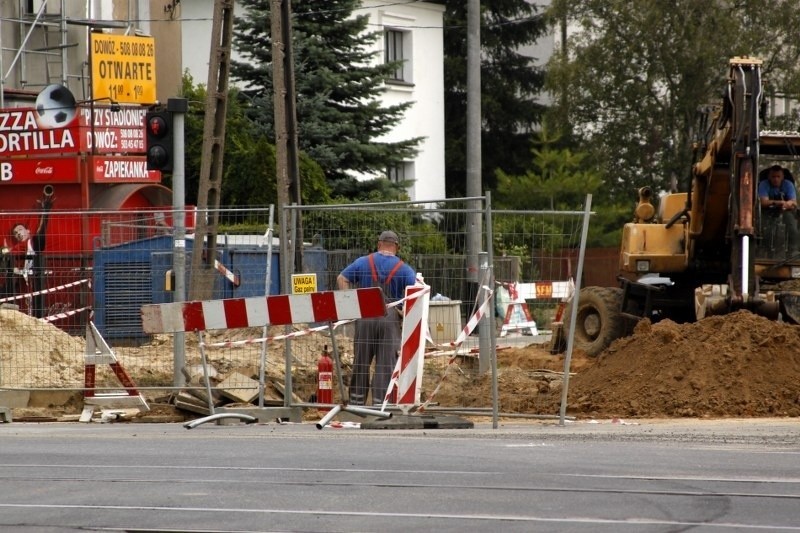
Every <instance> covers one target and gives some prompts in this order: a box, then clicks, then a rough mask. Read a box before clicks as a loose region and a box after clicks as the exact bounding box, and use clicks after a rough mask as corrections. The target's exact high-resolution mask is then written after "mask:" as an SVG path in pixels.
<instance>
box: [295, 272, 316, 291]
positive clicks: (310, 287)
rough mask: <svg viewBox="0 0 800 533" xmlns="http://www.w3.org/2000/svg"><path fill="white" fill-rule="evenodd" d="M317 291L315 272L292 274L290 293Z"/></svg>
mask: <svg viewBox="0 0 800 533" xmlns="http://www.w3.org/2000/svg"><path fill="white" fill-rule="evenodd" d="M309 292H317V275H316V274H292V294H306V293H309Z"/></svg>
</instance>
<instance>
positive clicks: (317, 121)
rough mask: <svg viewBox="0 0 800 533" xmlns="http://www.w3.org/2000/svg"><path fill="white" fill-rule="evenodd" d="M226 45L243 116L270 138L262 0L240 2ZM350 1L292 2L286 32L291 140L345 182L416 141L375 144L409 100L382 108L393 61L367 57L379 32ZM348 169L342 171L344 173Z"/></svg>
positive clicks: (383, 164)
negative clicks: (234, 55) (230, 45)
mask: <svg viewBox="0 0 800 533" xmlns="http://www.w3.org/2000/svg"><path fill="white" fill-rule="evenodd" d="M239 3H240V4H241V5H242V6H243V7H244V11H243V12H242V14H241V15H239V16H237V17H236V22H235V33H234V35H235V38H234V46H235V48H236V50H237V52H238V54H239V55H240V56H241V57H242V58H243V60H240V61H233V62H232V68H231V73H232V77H233V78H234V79H237V80H239V81H241V82H243V83H244V84H245V87H244V91H243V92H244V93H245V94H247V95H249V96H250V98H251V100H252V105H251V106H250V116H251V118H252V119H253V120H254V121H255V122H256V123H257V124H258V125H259V127H260V128H261V129H262V130H263V132H264V134H266V135H267V136H268V138H269V139H270V140H271V141H272V142H274V140H275V129H274V123H273V80H272V68H271V61H272V40H271V37H270V20H271V19H270V17H271V14H270V2H269V0H240V2H239ZM358 7H360V2H359V1H358V0H304V1H302V2H293V5H292V10H293V13H292V31H293V40H292V46H293V52H294V68H295V90H296V101H297V122H298V144H299V146H300V149H301V150H303V151H304V152H306V153H307V154H308V155H309V156H310V157H311V158H312V159H313V160H314V161H316V162H317V163H318V164H319V165H320V166H321V167H322V168H323V170H324V172H325V175H326V177H327V179H328V180H329V181H331V182H333V183H332V184H333V185H334V187H335V183H336V182H342V181H344V182H348V183H351V182H352V177H350V174H349V172H359V173H368V174H375V173H385V171H386V169H387V168H388V167H390V166H394V165H397V164H399V163H401V162H402V161H407V160H408V159H411V158H413V157H414V155H415V154H416V147H417V145H418V144H419V141H420V140H421V139H419V138H414V139H408V140H404V141H400V142H391V143H390V142H376V139H377V138H378V137H380V136H381V135H384V134H386V133H387V132H389V131H391V129H392V128H393V126H394V125H396V124H397V123H398V122H399V121H400V119H401V118H402V115H403V113H404V111H405V110H406V109H407V108H408V107H409V106H410V105H411V103H410V102H406V103H402V104H398V105H391V106H383V105H382V104H381V102H380V101H379V100H378V95H379V94H380V91H381V86H382V84H383V81H384V80H385V79H387V78H388V77H389V75H390V74H391V73H392V72H393V71H394V70H395V68H396V67H397V65H396V64H394V63H384V62H375V61H374V60H373V57H372V52H371V51H370V48H369V46H370V45H371V44H372V43H373V42H374V40H375V39H377V38H379V37H380V32H374V31H370V30H369V27H368V17H367V16H366V15H361V14H357V13H356V14H355V15H354V10H355V9H356V8H358ZM348 171H349V172H348Z"/></svg>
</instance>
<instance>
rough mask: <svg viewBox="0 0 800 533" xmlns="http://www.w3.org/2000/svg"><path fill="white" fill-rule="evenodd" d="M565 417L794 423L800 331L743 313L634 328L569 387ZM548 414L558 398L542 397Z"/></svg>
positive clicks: (798, 403)
mask: <svg viewBox="0 0 800 533" xmlns="http://www.w3.org/2000/svg"><path fill="white" fill-rule="evenodd" d="M568 387H569V388H568V391H569V394H568V407H567V412H568V413H569V414H573V415H588V416H593V417H598V418H611V417H623V416H624V417H644V418H659V417H773V416H791V417H794V416H800V327H798V326H794V325H790V324H787V323H783V322H774V321H770V320H767V319H766V318H763V317H760V316H757V315H754V314H752V313H749V312H747V311H739V312H736V313H732V314H730V315H725V316H712V317H708V318H706V319H705V320H702V321H700V322H697V323H693V324H676V323H674V322H672V321H669V320H665V321H662V322H659V323H656V324H650V322H649V321H647V320H644V321H641V322H640V323H639V324H638V325H637V326H636V328H635V330H634V333H633V335H632V336H630V337H626V338H624V339H620V340H617V341H615V342H614V343H613V344H612V345H611V346H610V347H609V348H608V350H606V351H605V352H604V353H602V354H600V356H599V357H598V358H597V360H596V362H595V364H593V365H591V366H589V367H587V368H586V369H585V370H583V371H579V372H578V373H577V374H576V375H575V376H574V377H573V378H572V379H571V380H570V382H569V385H568ZM544 396H546V398H544V400H543V403H542V405H543V406H544V407H545V408H548V407H549V409H553V408H554V406H555V405H557V404H558V401H560V397H557V396H558V395H554V394H549V395H544Z"/></svg>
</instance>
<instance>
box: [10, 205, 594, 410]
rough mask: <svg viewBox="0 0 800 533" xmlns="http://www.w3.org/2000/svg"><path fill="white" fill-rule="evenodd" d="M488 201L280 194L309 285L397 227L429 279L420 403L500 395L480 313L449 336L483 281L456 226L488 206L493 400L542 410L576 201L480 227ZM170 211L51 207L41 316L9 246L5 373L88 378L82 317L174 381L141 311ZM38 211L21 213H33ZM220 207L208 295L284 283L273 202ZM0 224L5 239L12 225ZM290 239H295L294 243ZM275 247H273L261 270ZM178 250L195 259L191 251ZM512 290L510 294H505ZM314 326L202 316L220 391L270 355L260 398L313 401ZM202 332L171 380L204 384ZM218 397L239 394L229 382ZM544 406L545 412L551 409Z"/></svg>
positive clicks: (163, 282)
mask: <svg viewBox="0 0 800 533" xmlns="http://www.w3.org/2000/svg"><path fill="white" fill-rule="evenodd" d="M485 206H486V203H484V202H483V201H481V207H480V208H479V209H477V210H476V209H475V207H474V203H470V202H468V201H466V200H463V199H453V200H447V201H441V202H436V203H434V204H430V203H425V204H423V203H411V202H403V203H391V204H373V205H359V206H353V205H348V206H291V207H287V208H286V215H285V216H284V220H290V218H291V217H290V215H292V214H296V215H299V219H300V220H302V228H303V241H304V243H303V258H304V262H303V268H302V272H306V273H314V274H316V276H317V289H318V290H330V289H334V288H335V287H336V277H337V275H338V274H339V272H341V270H342V269H343V268H344V267H345V266H346V265H347V264H349V263H350V262H351V261H352V260H353V259H355V258H356V257H358V256H360V255H362V254H365V253H368V252H370V251H373V250H374V249H375V245H376V241H377V238H378V235H379V234H380V232H381V231H382V230H384V229H392V230H393V231H395V232H397V233H398V234H399V235H400V237H401V241H402V245H401V248H400V256H401V257H402V258H403V259H404V261H406V262H407V263H408V264H410V265H411V266H412V267H413V268H414V269H415V270H416V271H417V272H419V273H421V274H422V275H423V276H424V279H425V282H426V283H427V284H428V285H430V287H431V296H432V304H431V308H430V316H429V320H428V326H429V329H430V339H429V344H428V347H427V351H426V358H425V372H424V378H423V383H422V388H423V400H425V399H428V400H431V403H430V405H429V406H428V407H429V409H434V408H439V409H462V410H463V409H473V410H477V411H476V412H482V413H483V412H485V413H488V412H489V410H490V409H491V408H492V407H493V404H492V399H493V394H492V390H491V388H492V375H491V374H492V373H491V372H481V368H480V364H479V351H480V350H479V347H480V342H479V336H478V329H475V330H474V332H473V334H472V335H470V336H468V337H466V338H465V339H463V342H461V343H460V344H459V345H458V346H454V345H453V344H454V343H455V341H456V340H457V338H458V337H459V334H460V333H461V332H462V330H463V329H464V327H465V325H467V324H468V322H469V320H470V318H472V317H473V316H474V314H475V312H476V310H477V307H478V303H479V300H478V298H479V292H480V287H479V284H478V283H476V282H475V281H474V277H473V276H470V275H469V273H468V272H467V270H468V263H469V261H468V257H467V246H468V243H467V230H466V229H465V228H466V223H467V222H466V221H467V219H468V217H469V215H470V214H471V213H475V212H478V213H479V214H480V217H481V219H482V220H483V222H482V224H483V227H482V230H481V233H482V235H481V239H480V240H481V242H482V247H483V248H484V249H486V248H487V243H491V244H492V248H491V252H492V253H491V254H490V255H491V257H492V258H493V264H492V268H491V269H490V271H491V273H492V274H493V278H492V280H491V284H492V287H491V288H492V290H493V291H494V296H493V302H492V306H491V307H492V312H491V318H492V321H493V325H494V328H495V329H494V331H495V334H496V337H497V345H496V355H497V359H496V360H497V364H498V373H497V376H496V377H497V379H498V380H499V399H498V401H499V405H498V406H495V407H498V408H499V410H500V411H502V412H515V413H526V414H537V413H540V412H542V406H541V405H540V404H538V403H537V398H539V395H538V391H548V392H549V391H552V390H555V389H557V386H558V384H557V383H555V382H557V380H558V377H557V374H558V373H557V372H554V373H551V372H543V370H548V369H549V370H553V369H555V368H557V367H558V365H559V364H560V362H561V361H563V358H562V357H561V356H558V355H552V354H551V353H550V350H549V348H550V346H549V344H548V342H549V340H550V331H551V329H552V328H551V325H552V323H553V322H554V321H556V320H557V319H558V316H557V315H558V313H559V311H560V310H562V309H563V296H562V295H560V293H558V289H556V290H555V291H554V288H557V287H558V285H556V284H558V283H562V282H567V281H569V280H570V278H571V277H572V276H573V272H575V270H576V261H577V257H578V247H579V245H580V242H579V237H580V227H581V223H582V216H583V213H582V212H507V211H497V210H493V211H492V217H491V218H490V220H491V221H492V225H491V227H487V226H486V218H485ZM293 211H294V213H293ZM18 215H19V214H15V217H16V216H18ZM173 215H174V214H173V213H166V217H160V216H154V213H153V211H141V212H137V211H130V212H125V213H120V212H100V211H92V212H53V213H51V218H50V224H49V226H48V247H47V249H46V250H45V251H44V252H43V255H44V257H45V260H46V261H45V264H46V267H45V269H44V272H43V273H42V275H43V282H44V285H43V290H44V291H45V293H44V296H45V309H44V310H43V312H41V313H39V314H41V315H42V316H40V317H37V316H35V315H36V314H37V313H36V312H35V309H34V304H33V299H32V297H31V295H30V294H31V292H32V291H31V287H32V284H31V283H30V281H29V280H26V278H25V276H23V275H22V274H21V268H20V267H21V265H22V263H21V262H22V261H23V260H24V258H23V257H22V256H20V255H19V254H17V255H13V254H12V255H13V257H11V259H12V263H13V265H14V267H13V268H17V271H14V270H13V268H12V270H10V271H8V272H4V273H3V280H2V281H3V283H2V289H3V292H2V293H0V303H3V304H4V307H6V308H4V309H1V310H0V389H8V390H25V391H73V392H77V393H81V392H85V388H86V380H85V368H86V359H85V357H86V353H85V352H86V339H85V333H86V326H87V323H88V322H89V321H90V320H91V321H92V322H93V323H94V324H96V325H97V327H98V330H99V331H100V332H101V334H102V335H103V337H104V338H105V339H106V340H107V341H108V343H109V344H110V345H111V347H112V348H113V350H114V352H115V354H116V356H117V358H118V360H119V363H120V364H121V365H122V366H123V367H124V368H125V369H126V370H127V372H128V374H129V375H130V377H131V378H132V379H133V381H134V382H135V383H136V385H137V387H138V388H139V389H140V390H141V391H143V392H144V393H145V394H146V395H148V396H149V397H151V398H152V397H155V396H163V395H164V394H165V393H166V392H172V391H174V390H175V383H176V376H175V375H174V368H173V353H174V346H173V338H172V337H171V336H168V335H148V334H145V333H144V332H143V331H142V324H141V319H140V315H139V309H140V307H141V305H143V304H149V303H167V302H171V301H173V293H172V292H170V291H169V290H168V287H169V285H170V284H171V276H170V270H171V264H172V247H173V239H172V230H171V228H170V227H169V225H168V224H169V222H170V221H171V220H173V219H174V216H173ZM36 216H38V214H37V213H24V214H22V218H26V217H27V218H28V219H34V218H35V217H36ZM163 220H166V221H167V223H168V224H167V225H166V226H165V225H164V224H163V222H162V221H163ZM220 220H221V221H222V227H223V228H224V230H223V231H222V232H221V233H222V234H221V235H220V237H219V241H218V243H219V249H218V253H219V257H218V260H219V262H220V266H221V268H220V269H219V271H218V272H219V273H218V275H217V276H216V279H215V280H214V292H213V294H214V298H215V299H216V298H233V297H252V296H259V295H265V294H267V293H269V294H276V293H279V292H284V291H286V290H287V289H285V288H284V287H288V285H287V283H286V280H287V279H288V275H289V274H291V272H289V271H287V269H286V265H285V263H287V262H284V261H281V255H282V253H287V251H286V250H281V249H280V247H279V244H280V240H279V239H273V238H272V234H271V233H270V232H268V231H267V230H268V229H269V228H268V225H269V209H268V208H264V209H247V210H237V209H229V210H222V213H221V214H220ZM7 225H8V224H7ZM289 238H290V236H289V235H288V234H287V235H285V236H284V239H289ZM6 239H8V241H9V242H11V236H8V237H6ZM270 246H272V249H271V250H270ZM192 248H193V242H192V240H191V238H190V239H188V242H187V253H189V254H191V253H193V250H192ZM288 250H289V251H288V253H294V252H295V249H294V248H291V249H288ZM268 252H269V253H270V254H271V256H272V263H271V268H270V269H269V270H271V277H270V279H269V280H267V279H266V275H267V272H266V271H267V255H268ZM23 255H24V254H23ZM186 263H187V265H190V264H191V260H190V259H187V261H186ZM298 272H299V270H298ZM282 274H283V276H282ZM187 275H190V272H188V271H187ZM494 278H496V282H495V280H494ZM187 286H188V284H187ZM515 290H516V299H514V297H513V295H512V293H513V292H514V291H515ZM526 291H527V292H526ZM530 291H533V292H530ZM537 291H538V292H537ZM528 322H533V323H535V328H532V327H522V326H520V325H525V324H526V323H528ZM315 326H319V325H318V324H296V325H295V326H293V327H290V328H283V327H281V328H277V327H268V328H266V329H262V328H251V329H248V330H222V331H209V332H207V335H206V338H205V341H206V347H207V356H208V360H209V364H210V367H211V368H212V369H213V370H212V371H213V372H214V373H215V374H216V377H215V378H214V379H213V380H212V385H213V387H212V388H213V389H214V392H215V394H221V393H222V392H223V391H224V390H227V391H228V392H229V393H230V392H231V391H236V390H241V391H247V390H252V387H253V386H254V385H255V386H258V381H259V378H260V375H259V374H260V371H261V368H260V365H261V361H262V356H263V361H264V362H265V364H266V368H265V378H266V379H265V380H264V382H265V385H264V387H265V388H264V389H262V390H260V391H259V395H260V396H261V398H259V401H261V402H263V403H265V404H266V405H287V404H291V405H307V404H308V403H310V402H313V400H315V395H316V392H317V385H318V376H317V361H318V359H319V357H320V355H321V353H322V352H323V350H325V349H326V348H327V349H328V350H330V348H331V338H330V335H329V332H327V331H325V330H322V331H315V330H312V328H314V327H315ZM517 326H520V327H517ZM353 330H354V326H353V324H346V325H342V326H340V327H338V328H337V329H336V331H335V333H336V343H337V346H338V347H339V348H340V350H341V359H342V363H343V373H344V375H343V376H342V377H343V379H344V381H345V383H349V381H350V378H351V375H350V374H351V371H352V361H353V343H352V338H353ZM198 342H199V338H198V336H196V335H194V334H190V333H187V334H186V336H185V353H186V356H185V368H184V372H183V374H184V375H183V376H180V377H179V379H178V380H177V381H182V380H185V381H186V382H187V386H186V390H187V391H188V393H189V394H194V395H195V396H196V397H197V398H200V397H202V396H203V394H202V393H203V389H204V387H203V386H202V382H201V374H202V373H201V372H200V353H199V349H198ZM286 353H288V354H289V357H288V358H287V357H285V354H286ZM287 359H288V363H287ZM542 367H547V368H542ZM287 369H288V370H289V374H288V375H287V373H286V371H287ZM232 376H237V379H238V377H242V376H243V378H242V379H243V380H244V381H240V382H238V383H236V384H233V385H232V384H231V382H230V381H228V382H227V383H226V381H225V380H226V379H229V378H231V377H232ZM554 376H555V377H554ZM335 383H336V379H335V378H334V384H335ZM287 386H288V390H285V387H287ZM94 388H95V390H96V391H98V392H102V391H113V390H119V389H120V388H121V384H120V381H119V379H118V376H116V375H115V374H114V372H113V371H112V369H111V368H109V367H108V365H97V376H96V380H95V383H94ZM434 391H435V397H433V396H434ZM340 396H341V395H340V393H339V391H338V390H337V389H336V387H335V388H334V402H335V403H338V402H341V401H342V400H343V399H342V398H341V397H340ZM432 397H433V398H432ZM219 400H220V401H221V402H232V401H234V400H233V399H232V398H230V397H225V396H220V398H219ZM200 403H201V404H202V399H201V400H200ZM548 406H549V407H548V408H550V407H552V406H551V405H550V404H548ZM549 414H554V413H553V412H552V409H550V411H549Z"/></svg>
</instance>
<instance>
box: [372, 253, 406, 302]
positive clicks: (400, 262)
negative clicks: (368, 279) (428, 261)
mask: <svg viewBox="0 0 800 533" xmlns="http://www.w3.org/2000/svg"><path fill="white" fill-rule="evenodd" d="M374 255H375V254H369V268H370V270H372V286H373V287H377V286H379V285H383V286H384V287H386V291H385V292H386V293H387V296H388V292H389V282H390V281H392V278H393V277H394V275H395V273H396V272H397V271H398V270H400V267H401V266H403V260H402V259H398V261H397V264H396V265H395V266H394V268H393V269H392V270H391V272H389V275H388V276H386V280H385V281H384V282H383V283H381V281H380V280H379V279H378V270H377V269H376V268H375V258H374Z"/></svg>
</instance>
